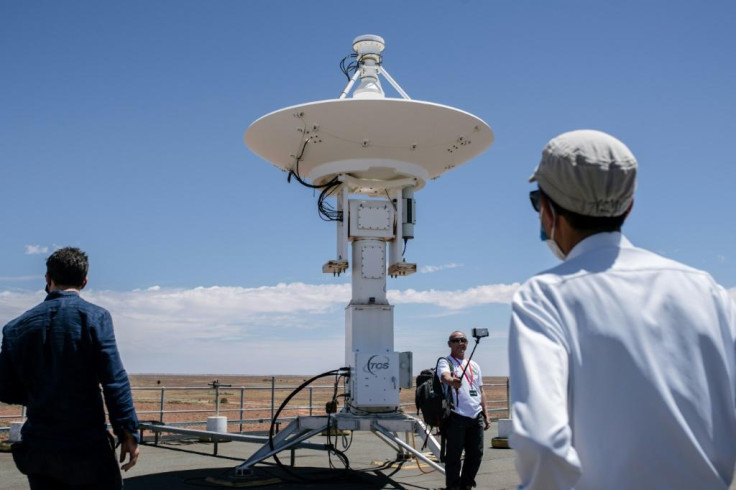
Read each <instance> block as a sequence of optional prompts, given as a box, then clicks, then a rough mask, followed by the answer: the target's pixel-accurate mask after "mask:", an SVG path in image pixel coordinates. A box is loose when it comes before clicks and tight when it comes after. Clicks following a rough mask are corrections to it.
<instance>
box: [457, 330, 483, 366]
mask: <svg viewBox="0 0 736 490" xmlns="http://www.w3.org/2000/svg"><path fill="white" fill-rule="evenodd" d="M488 335H489V334H488V329H487V328H474V329H473V338H474V339H475V345H474V346H473V350H472V351H471V352H470V357H468V362H466V363H465V367H464V368H463V372H462V374H460V379H463V376H465V371H466V370H467V369H468V366H470V361H471V360H472V359H473V354H475V348H476V347H478V342H480V339H482V338H483V337H488Z"/></svg>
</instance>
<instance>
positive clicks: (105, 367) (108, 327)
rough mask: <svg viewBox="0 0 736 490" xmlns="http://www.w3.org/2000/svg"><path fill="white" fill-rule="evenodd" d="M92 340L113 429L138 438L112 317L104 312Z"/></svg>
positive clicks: (136, 424) (134, 414)
mask: <svg viewBox="0 0 736 490" xmlns="http://www.w3.org/2000/svg"><path fill="white" fill-rule="evenodd" d="M93 331H94V333H95V335H94V336H93V341H94V343H95V349H96V354H97V355H96V369H97V375H98V377H99V379H100V384H101V385H102V391H103V393H104V396H105V405H106V406H107V411H108V414H109V417H110V425H111V426H112V430H113V432H115V434H116V435H118V436H120V434H121V431H125V432H128V433H129V434H131V435H133V436H134V437H136V439H137V438H138V417H137V416H136V413H135V407H134V406H133V395H132V393H131V390H130V382H129V381H128V374H127V373H126V372H125V369H124V368H123V363H122V361H121V360H120V354H119V353H118V347H117V343H116V342H115V333H114V331H113V326H112V317H111V316H110V313H109V312H107V311H105V312H104V314H103V315H102V317H101V320H100V322H99V325H97V328H95V329H94V330H93Z"/></svg>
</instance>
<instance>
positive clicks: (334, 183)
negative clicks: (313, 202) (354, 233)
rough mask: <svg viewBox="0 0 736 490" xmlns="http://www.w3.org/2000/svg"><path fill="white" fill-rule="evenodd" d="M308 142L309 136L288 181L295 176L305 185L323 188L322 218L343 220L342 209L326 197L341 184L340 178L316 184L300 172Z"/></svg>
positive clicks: (318, 209) (319, 211)
mask: <svg viewBox="0 0 736 490" xmlns="http://www.w3.org/2000/svg"><path fill="white" fill-rule="evenodd" d="M307 143H309V138H307V139H305V140H304V144H303V145H302V148H301V150H300V151H299V155H297V156H296V158H295V160H296V161H295V163H294V168H293V169H291V170H289V174H288V176H287V177H286V181H287V182H291V178H292V177H294V178H295V179H296V180H297V182H299V183H300V184H301V185H303V186H304V187H307V188H309V189H322V192H321V193H320V195H319V198H318V199H317V212H318V213H319V216H320V218H322V219H323V220H324V221H342V216H343V213H342V211H338V210H336V209H335V208H333V207H332V205H330V204H329V203H328V202H326V199H327V198H328V197H329V195H330V194H331V193H332V192H333V191H334V189H335V188H336V187H338V186H339V185H340V184H341V182H340V179H339V178H338V177H337V176H335V177H333V178H332V179H331V180H329V181H328V182H326V183H324V184H319V185H314V184H310V183H308V182H306V181H305V180H304V179H302V176H301V175H300V174H299V162H301V160H302V158H303V157H304V151H305V150H306V148H307Z"/></svg>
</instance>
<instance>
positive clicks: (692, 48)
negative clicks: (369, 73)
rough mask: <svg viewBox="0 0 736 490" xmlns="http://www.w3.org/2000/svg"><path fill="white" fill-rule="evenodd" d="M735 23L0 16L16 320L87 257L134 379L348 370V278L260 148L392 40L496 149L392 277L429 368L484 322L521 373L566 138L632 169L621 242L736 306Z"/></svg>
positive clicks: (710, 12)
mask: <svg viewBox="0 0 736 490" xmlns="http://www.w3.org/2000/svg"><path fill="white" fill-rule="evenodd" d="M734 21H736V3H734V2H731V1H726V0H723V1H710V2H700V3H696V2H685V1H660V0H655V1H647V2H641V1H630V0H619V1H616V2H599V1H582V0H580V1H541V0H540V1H510V0H504V1H484V2H480V1H472V0H468V1H436V0H425V1H421V2H420V1H413V0H403V1H395V2H382V1H374V2H370V3H369V4H360V5H359V4H350V3H344V2H336V1H335V2H333V1H321V2H312V3H309V4H305V3H303V2H287V1H248V2H246V1H216V2H202V1H185V0H176V1H157V2H147V1H127V2H99V1H75V2H54V1H34V2H21V1H15V2H13V1H6V2H2V4H0V70H2V76H1V77H0V168H1V169H2V184H3V185H2V192H0V206H1V207H2V209H3V212H2V214H0V229H2V231H3V233H2V234H0V323H1V324H4V323H6V322H7V321H9V320H10V319H12V318H13V317H14V316H16V315H17V314H19V313H21V312H22V311H24V310H25V309H27V308H29V307H31V306H32V305H33V304H35V303H36V302H38V301H40V300H41V299H42V298H43V293H42V292H41V288H42V286H43V273H44V260H45V258H46V256H48V254H49V253H50V252H52V251H53V250H54V248H56V247H59V246H65V245H74V246H79V247H81V248H83V249H84V250H86V251H87V252H88V253H89V254H90V258H91V270H90V277H89V279H90V282H89V286H88V289H86V290H85V296H86V297H87V298H88V299H90V300H92V301H96V302H98V303H99V304H101V305H103V306H105V307H107V308H108V309H110V310H111V311H112V313H113V318H114V320H115V322H116V330H117V337H118V341H119V344H120V349H121V351H122V355H123V358H124V361H125V363H126V367H127V369H128V371H129V372H133V373H140V372H159V373H160V372H180V373H246V374H247V373H252V374H262V373H299V374H301V373H305V374H306V373H316V372H321V371H324V370H328V369H332V368H335V367H338V366H340V365H342V364H343V342H344V326H343V323H344V307H345V305H346V304H347V301H348V299H349V296H350V292H349V275H348V276H347V277H345V276H343V277H340V278H333V277H332V276H331V275H323V274H322V273H321V265H322V264H323V263H324V262H325V261H326V260H328V259H330V258H332V255H333V253H334V230H333V228H332V225H331V224H328V223H325V222H323V221H321V220H320V219H319V217H318V215H317V211H316V198H315V196H314V195H313V194H312V192H310V191H309V190H307V189H305V188H303V187H301V186H299V185H298V184H295V183H292V184H287V182H286V175H285V174H284V173H282V172H280V171H278V170H277V169H275V168H274V167H273V166H271V165H269V164H267V163H266V162H265V161H263V160H262V159H260V158H259V157H257V156H256V155H254V154H253V153H251V152H250V151H249V150H248V149H247V148H246V147H245V145H244V143H243V133H244V132H245V130H246V129H247V127H248V125H249V124H250V123H251V122H253V121H254V120H256V119H257V118H258V117H260V116H262V115H264V114H266V113H269V112H271V111H274V110H277V109H280V108H282V107H286V106H290V105H294V104H300V103H306V102H310V101H316V100H324V99H330V98H336V97H337V96H338V95H339V94H340V92H341V91H342V89H343V87H344V85H345V78H344V76H343V75H342V73H341V72H340V70H339V68H338V64H339V61H340V60H341V59H342V58H343V57H344V56H345V55H347V54H349V53H350V52H351V43H352V40H353V39H354V38H355V37H356V36H358V35H361V34H378V35H381V36H383V37H384V39H385V40H386V50H385V52H384V64H385V66H386V68H387V69H388V70H389V72H390V73H391V75H392V76H393V77H394V78H395V79H396V80H397V81H398V82H399V84H400V85H401V86H402V88H403V89H404V90H405V91H406V92H408V94H409V95H410V96H411V97H412V98H413V99H418V100H427V101H431V102H437V103H440V104H445V105H450V106H453V107H457V108H459V109H462V110H465V111H468V112H471V113H473V114H475V115H477V116H478V117H480V118H482V119H483V120H485V121H486V122H487V123H488V124H489V125H490V126H491V127H492V128H493V130H494V132H495V136H496V141H495V143H494V145H493V146H492V147H491V148H490V149H489V150H487V151H486V152H485V153H483V154H482V155H480V156H479V157H477V158H476V159H474V160H472V161H471V162H469V163H467V164H466V165H463V166H461V167H458V168H457V169H454V170H452V171H451V172H448V173H447V174H445V175H443V176H442V177H441V178H439V179H438V180H436V181H432V182H430V183H429V184H428V185H427V187H426V188H424V189H422V190H421V191H419V192H418V193H417V195H416V200H417V207H418V217H417V225H416V234H415V236H416V239H415V240H413V241H411V242H409V245H408V248H407V260H409V261H413V262H416V263H417V264H418V266H419V268H420V271H421V272H420V273H418V274H415V275H413V276H410V277H408V278H401V279H391V280H389V283H388V288H389V290H390V292H389V298H390V299H391V301H392V302H393V303H394V304H396V309H395V322H394V323H395V331H396V348H397V350H412V351H414V357H415V370H419V369H421V368H423V367H425V365H429V364H432V363H433V361H434V359H436V357H437V356H439V355H442V354H444V353H445V350H446V344H445V339H446V337H447V334H448V333H449V332H450V331H452V330H455V329H458V328H459V329H464V330H469V329H470V328H472V327H486V328H489V329H490V330H491V332H492V335H491V337H490V338H489V339H486V340H484V341H482V342H481V344H480V346H479V347H478V351H477V352H476V359H477V360H478V361H479V362H480V364H481V366H482V367H483V368H484V374H487V375H494V374H497V375H504V374H506V373H507V366H506V329H507V326H508V315H509V307H508V301H509V298H510V296H511V293H512V292H513V290H514V288H515V287H516V285H518V283H520V282H523V281H524V280H525V279H526V278H528V277H529V276H531V275H533V274H534V273H536V272H538V271H540V270H543V269H545V268H548V267H550V266H552V265H554V264H555V262H556V261H555V259H554V258H553V257H552V255H551V254H550V253H549V251H548V250H547V248H546V247H545V245H544V244H543V243H542V242H540V241H539V238H538V237H539V224H538V218H537V216H536V215H535V214H534V213H533V212H532V210H531V207H530V206H529V202H528V192H529V190H531V189H532V188H533V187H532V185H531V184H529V183H528V182H527V178H528V176H529V175H530V174H531V172H532V170H533V169H534V167H535V165H536V163H537V162H538V160H539V156H540V152H541V149H542V147H543V146H544V144H545V143H546V142H547V141H548V140H549V139H550V138H552V137H554V136H555V135H557V134H559V133H561V132H564V131H568V130H571V129H582V128H591V129H599V130H602V131H606V132H609V133H611V134H613V135H615V136H617V137H618V138H620V139H621V140H622V141H624V142H625V143H626V144H627V145H628V146H629V147H630V148H631V149H632V151H633V152H634V154H635V155H636V156H637V158H638V160H639V164H640V170H639V187H638V192H637V195H636V201H635V206H634V211H633V213H632V215H631V217H630V219H629V220H628V221H627V223H626V225H625V227H624V231H625V233H626V234H627V236H628V237H629V238H630V239H631V240H632V241H633V242H634V243H635V244H636V245H639V246H643V247H646V248H650V249H652V250H654V251H656V252H658V253H661V254H663V255H665V256H668V257H671V258H674V259H676V260H680V261H683V262H686V263H688V264H690V265H693V266H695V267H698V268H701V269H705V270H707V271H708V272H710V273H711V274H712V275H713V276H714V277H715V278H716V280H717V281H718V282H720V283H721V284H723V285H724V286H725V287H726V288H729V289H730V290H731V291H732V295H733V296H735V297H736V292H735V291H736V226H734V224H735V223H734V221H735V220H734V218H733V209H734V205H733V201H732V197H731V196H732V195H733V190H732V188H733V182H734V181H735V180H736V157H734V150H733V135H734V134H735V133H736V91H735V90H734V87H736V67H735V65H734V62H733V56H734V52H736V32H735V31H734V29H733V23H734ZM384 87H386V88H387V92H388V95H389V96H392V97H396V96H398V95H397V94H395V93H394V92H392V91H391V89H390V88H388V84H384Z"/></svg>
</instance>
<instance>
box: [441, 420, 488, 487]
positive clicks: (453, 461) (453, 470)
mask: <svg viewBox="0 0 736 490" xmlns="http://www.w3.org/2000/svg"><path fill="white" fill-rule="evenodd" d="M483 428H484V423H483V418H482V417H481V416H480V415H478V417H477V418H474V419H471V418H469V417H463V416H462V415H458V414H456V413H452V414H451V415H450V418H449V419H448V420H447V425H445V428H444V433H445V439H446V440H447V454H446V456H445V484H446V485H447V488H457V487H460V488H463V487H472V486H474V485H475V475H476V474H478V469H479V468H480V462H481V460H482V459H483ZM463 450H465V462H464V463H461V462H460V457H461V456H462V453H463ZM461 467H462V474H461V471H460V469H461Z"/></svg>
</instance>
